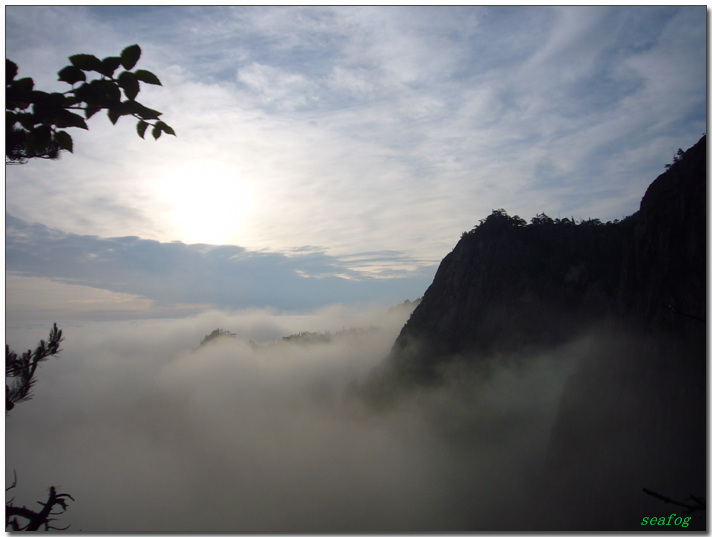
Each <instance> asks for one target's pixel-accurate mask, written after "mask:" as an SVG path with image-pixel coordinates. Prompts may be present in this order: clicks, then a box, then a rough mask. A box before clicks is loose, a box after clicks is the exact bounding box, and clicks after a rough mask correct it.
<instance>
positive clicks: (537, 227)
mask: <svg viewBox="0 0 712 537" xmlns="http://www.w3.org/2000/svg"><path fill="white" fill-rule="evenodd" d="M705 256H706V139H705V137H703V138H702V139H701V140H700V141H699V142H698V143H697V144H696V145H695V146H694V147H692V148H690V149H689V150H688V151H687V152H685V153H684V155H682V154H681V155H680V157H679V158H677V157H676V159H675V162H674V163H673V164H672V165H670V166H669V169H668V170H667V171H666V172H665V173H663V174H662V175H660V176H659V177H658V178H657V179H656V180H655V181H654V182H653V183H652V184H651V185H650V187H649V188H648V191H647V192H646V194H645V196H644V197H643V200H642V202H641V205H640V210H639V211H638V212H637V213H635V214H634V215H631V216H630V217H628V218H626V219H624V220H623V221H615V222H608V223H605V224H604V223H601V222H599V221H598V220H588V221H583V222H574V221H572V220H569V219H566V218H564V219H563V220H559V219H556V220H553V219H551V218H549V217H548V216H546V215H545V214H541V215H537V217H535V218H534V219H532V222H531V223H529V224H527V223H526V222H524V221H523V220H522V219H521V218H519V217H516V216H515V217H510V216H509V215H507V213H506V212H505V211H504V210H502V209H500V210H496V211H493V213H492V214H491V215H490V216H489V217H487V218H486V219H484V220H482V221H481V222H480V224H479V225H478V226H476V227H475V228H474V229H473V230H472V231H470V232H467V233H464V234H463V236H462V238H461V239H460V241H459V242H458V244H457V245H456V246H455V248H454V249H453V251H452V252H451V253H450V254H448V255H447V256H446V257H445V258H444V259H443V261H442V263H441V264H440V267H439V268H438V271H437V273H436V275H435V278H434V280H433V283H432V285H431V286H430V287H429V288H428V290H427V291H426V292H425V294H424V296H423V298H422V302H421V303H420V304H419V306H418V307H417V308H416V309H415V311H414V312H413V314H412V316H411V318H410V319H409V321H408V322H407V323H406V325H405V326H404V327H403V329H402V331H401V333H400V335H399V336H398V338H397V340H396V342H395V344H394V346H393V349H392V351H391V353H390V355H389V356H388V358H387V359H386V360H385V362H384V364H383V367H382V368H381V369H380V370H378V371H377V372H374V375H373V377H372V381H373V382H377V379H383V378H385V377H388V376H397V377H398V378H401V379H402V378H411V379H414V380H416V379H417V380H428V379H432V378H434V377H437V375H438V370H439V369H440V368H441V367H442V366H443V365H444V364H447V363H448V362H450V361H452V360H457V359H465V360H479V359H483V358H485V357H491V356H494V355H498V354H502V353H509V352H520V351H523V350H532V349H536V348H542V347H547V346H551V345H555V344H558V343H562V342H564V341H566V340H570V339H572V338H574V337H576V336H577V335H578V334H579V333H580V332H581V331H582V330H585V329H588V328H590V327H591V326H592V325H593V324H594V323H597V322H602V321H606V320H608V321H613V322H616V323H623V324H626V325H629V326H631V327H635V328H642V329H645V330H648V331H653V332H654V331H657V330H663V331H667V332H670V333H674V334H676V335H679V336H680V337H695V336H698V337H699V335H700V333H703V331H704V322H703V321H702V319H703V318H704V316H705V308H706V300H705V299H706V279H705V275H706V257H705ZM701 330H702V332H701Z"/></svg>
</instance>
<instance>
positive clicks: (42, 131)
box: [27, 125, 52, 154]
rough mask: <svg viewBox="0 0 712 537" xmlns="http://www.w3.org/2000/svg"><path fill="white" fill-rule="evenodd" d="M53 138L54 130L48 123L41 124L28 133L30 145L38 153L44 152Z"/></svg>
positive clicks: (28, 143)
mask: <svg viewBox="0 0 712 537" xmlns="http://www.w3.org/2000/svg"><path fill="white" fill-rule="evenodd" d="M51 140H52V131H51V130H50V128H49V126H48V125H40V126H39V127H37V128H36V129H33V130H32V131H31V132H30V133H29V134H28V135H27V145H28V147H29V148H30V149H31V150H32V151H34V152H35V153H37V154H42V153H44V152H45V151H46V150H47V147H48V146H49V143H50V141H51Z"/></svg>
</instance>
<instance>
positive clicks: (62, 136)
mask: <svg viewBox="0 0 712 537" xmlns="http://www.w3.org/2000/svg"><path fill="white" fill-rule="evenodd" d="M54 140H55V142H57V144H58V145H59V147H60V149H64V150H66V151H69V152H70V153H74V143H73V142H72V137H71V136H70V135H69V134H68V133H66V132H64V131H57V132H56V133H55V135H54Z"/></svg>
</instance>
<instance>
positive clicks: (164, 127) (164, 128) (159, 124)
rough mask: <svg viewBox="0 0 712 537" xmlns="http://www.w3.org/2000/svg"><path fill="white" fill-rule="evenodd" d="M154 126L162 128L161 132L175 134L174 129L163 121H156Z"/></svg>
mask: <svg viewBox="0 0 712 537" xmlns="http://www.w3.org/2000/svg"><path fill="white" fill-rule="evenodd" d="M156 127H158V128H159V129H161V130H162V131H163V132H165V133H166V134H170V135H172V136H175V135H176V133H175V131H174V130H173V129H172V128H171V127H169V126H168V125H166V124H165V123H163V121H157V122H156Z"/></svg>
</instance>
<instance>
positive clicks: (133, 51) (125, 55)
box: [121, 45, 141, 69]
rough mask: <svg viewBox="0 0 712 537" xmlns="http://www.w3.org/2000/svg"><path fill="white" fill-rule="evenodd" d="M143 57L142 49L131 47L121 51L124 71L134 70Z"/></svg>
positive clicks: (135, 46) (136, 46)
mask: <svg viewBox="0 0 712 537" xmlns="http://www.w3.org/2000/svg"><path fill="white" fill-rule="evenodd" d="M140 57H141V47H139V46H138V45H131V46H128V47H126V48H125V49H124V50H122V51H121V65H123V67H124V69H133V68H134V65H136V62H138V59H139V58H140Z"/></svg>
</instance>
